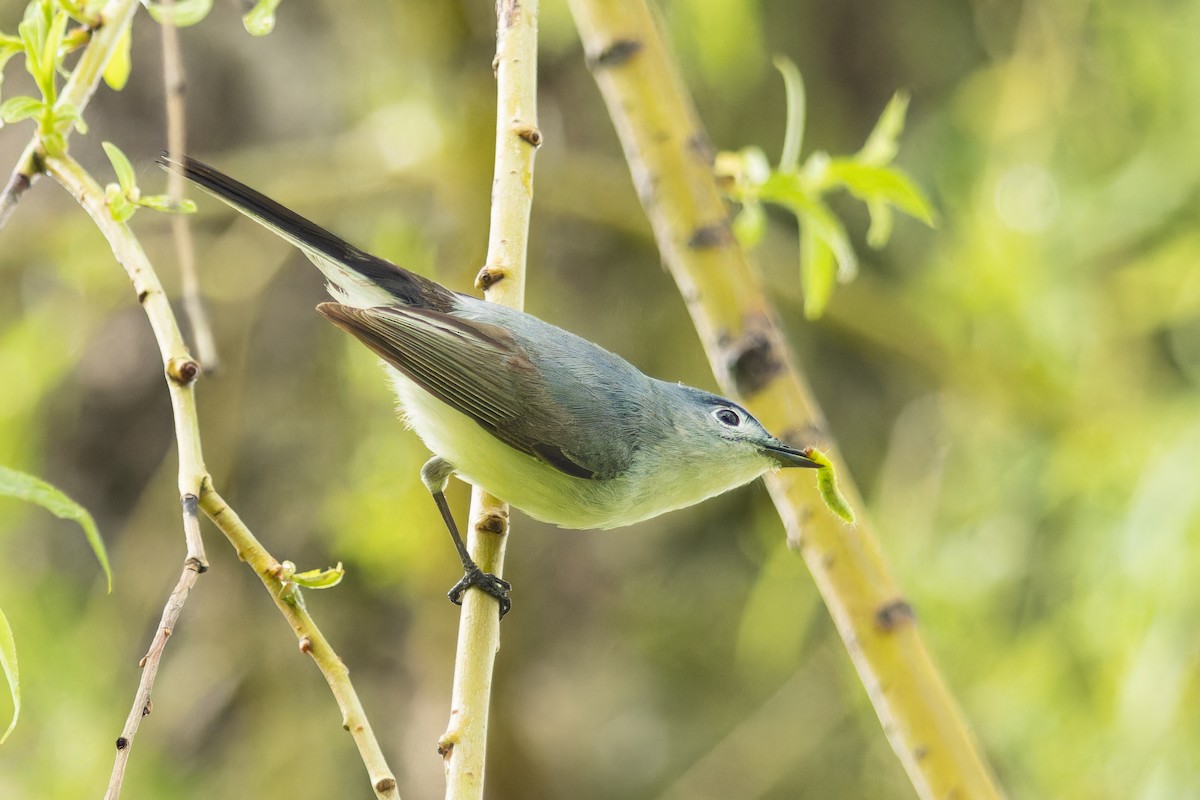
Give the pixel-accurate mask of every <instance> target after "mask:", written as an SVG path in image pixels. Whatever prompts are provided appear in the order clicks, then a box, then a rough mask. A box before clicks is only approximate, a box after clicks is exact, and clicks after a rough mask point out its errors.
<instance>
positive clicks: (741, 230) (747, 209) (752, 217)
mask: <svg viewBox="0 0 1200 800" xmlns="http://www.w3.org/2000/svg"><path fill="white" fill-rule="evenodd" d="M766 227H767V217H766V214H765V213H764V212H763V207H762V203H759V202H757V201H751V202H747V203H746V204H745V205H744V206H742V210H741V212H740V213H739V214H738V215H737V216H736V217H734V218H733V235H734V236H736V237H737V240H738V241H739V242H741V244H742V247H745V248H746V249H750V248H752V247H754V246H755V245H757V244H758V243H759V242H761V241H762V237H763V233H764V231H765V230H766Z"/></svg>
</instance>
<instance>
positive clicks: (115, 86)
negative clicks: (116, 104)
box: [104, 28, 133, 92]
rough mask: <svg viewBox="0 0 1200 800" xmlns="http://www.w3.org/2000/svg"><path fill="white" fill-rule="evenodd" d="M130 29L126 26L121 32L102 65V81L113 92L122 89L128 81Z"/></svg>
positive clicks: (131, 39)
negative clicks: (106, 62) (109, 55)
mask: <svg viewBox="0 0 1200 800" xmlns="http://www.w3.org/2000/svg"><path fill="white" fill-rule="evenodd" d="M131 30H132V28H126V29H125V30H124V31H122V32H121V38H120V39H119V40H117V47H116V49H115V50H113V54H112V57H111V58H110V59H108V64H107V65H106V66H105V67H104V82H105V83H107V84H108V88H110V89H112V90H113V91H114V92H119V91H121V90H122V89H124V88H125V84H126V82H128V81H129V72H130V70H131V69H132V61H131V60H130V55H129V49H130V45H131V43H132V41H133V37H132V35H131V33H130V31H131Z"/></svg>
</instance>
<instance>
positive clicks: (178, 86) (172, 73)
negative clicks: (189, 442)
mask: <svg viewBox="0 0 1200 800" xmlns="http://www.w3.org/2000/svg"><path fill="white" fill-rule="evenodd" d="M174 4H175V0H162V2H161V4H160V5H162V7H163V11H164V16H165V19H164V21H163V22H162V24H161V25H160V27H161V28H162V56H163V92H164V94H165V96H166V106H167V152H168V153H170V154H171V156H172V157H173V158H176V159H179V158H182V157H183V156H184V155H186V154H187V104H186V102H185V95H186V91H187V77H186V74H185V72H184V68H183V56H182V54H181V53H180V50H179V31H178V29H177V28H176V27H175V26H174V25H173V24H172V23H171V22H170V15H171V8H172V7H173V6H174ZM186 186H187V180H186V179H185V178H184V177H183V175H181V174H179V173H178V172H174V171H169V172H167V196H168V197H170V198H171V200H173V201H175V202H176V203H178V202H179V201H181V200H182V199H183V197H184V192H185V187H186ZM171 234H172V237H173V238H174V240H175V258H176V260H177V261H178V263H179V277H180V283H181V288H182V294H183V311H184V315H185V316H186V317H187V321H188V327H189V328H190V329H191V331H192V340H193V341H194V343H195V345H196V355H197V357H198V358H199V359H200V365H201V366H202V367H204V371H205V372H207V373H208V374H210V375H211V374H213V373H214V372H216V371H217V369H218V368H219V366H220V359H219V356H218V355H217V343H216V340H215V339H214V338H213V332H212V326H210V325H209V323H208V314H207V313H206V312H205V309H204V300H203V298H202V297H201V294H200V279H199V277H198V276H197V274H196V248H195V245H194V244H193V242H192V224H191V219H190V217H189V216H188V215H187V214H175V215H174V216H172V217H171Z"/></svg>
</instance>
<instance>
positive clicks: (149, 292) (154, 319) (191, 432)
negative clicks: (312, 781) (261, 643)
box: [45, 156, 399, 800]
mask: <svg viewBox="0 0 1200 800" xmlns="http://www.w3.org/2000/svg"><path fill="white" fill-rule="evenodd" d="M45 167H46V171H47V173H48V174H50V175H51V176H53V177H54V179H55V180H57V181H58V182H59V183H61V184H62V185H63V187H64V188H66V189H67V191H69V192H70V193H71V194H72V196H74V197H75V199H76V200H78V201H79V204H80V205H81V206H83V208H84V210H86V211H87V212H88V215H89V216H91V218H92V220H93V221H94V222H95V223H96V225H97V227H99V228H100V230H101V232H102V233H103V234H104V236H105V238H107V239H108V242H109V244H110V245H111V246H112V249H113V254H114V255H115V256H116V258H117V261H118V262H120V264H121V265H122V266H123V267H124V268H125V271H126V272H127V273H128V274H129V278H130V281H131V282H132V283H133V288H134V290H135V291H136V292H137V297H138V301H139V302H140V303H141V304H142V308H143V309H144V310H145V312H146V316H147V317H148V318H149V320H150V326H151V328H153V330H154V335H155V339H156V340H157V341H158V345H159V351H160V353H161V355H162V359H163V363H164V365H165V367H166V376H167V386H168V387H169V389H170V394H171V405H172V408H173V409H174V416H175V435H176V441H177V443H178V447H179V486H180V496H181V498H182V502H183V509H184V532H185V538H186V540H187V544H188V561H189V563H192V562H194V563H196V564H197V565H198V566H199V571H203V569H204V568H205V567H206V566H207V564H206V562H205V561H204V552H203V546H202V545H201V543H200V539H199V528H198V526H197V525H196V522H195V519H196V511H197V509H200V510H203V511H204V513H205V514H206V515H207V516H208V517H209V519H211V520H212V521H213V523H214V524H215V525H216V526H217V528H218V529H220V531H221V532H222V533H223V534H225V537H226V538H227V539H228V540H229V541H230V543H231V544H232V545H233V546H234V548H235V550H236V551H237V554H238V557H239V558H241V559H242V560H243V561H245V562H247V563H248V564H249V565H250V566H251V567H252V568H253V569H254V571H255V573H256V574H257V575H258V576H259V579H260V580H262V582H263V584H264V585H265V586H266V587H267V589H268V590H269V591H270V593H271V596H272V598H274V600H275V604H276V606H277V607H278V608H279V610H280V611H281V612H282V613H283V615H284V618H285V619H287V621H288V623H289V624H290V625H291V627H292V630H293V631H295V633H296V636H297V638H298V640H299V643H300V651H301V652H302V653H308V654H309V655H311V656H312V658H313V662H314V663H315V664H316V665H317V667H318V669H320V670H321V673H322V674H323V675H324V676H325V680H326V682H328V684H329V687H330V689H331V690H332V691H333V695H334V699H335V700H336V701H337V704H338V707H339V708H340V709H341V711H342V721H343V724H344V726H345V728H346V730H348V731H349V732H350V734H351V735H352V736H353V737H354V741H355V744H357V745H358V749H359V753H360V755H361V757H362V760H363V763H364V765H366V768H367V774H368V776H369V777H370V779H371V786H372V788H373V790H374V792H375V796H376V797H377V798H379V799H380V800H399V792H398V790H397V788H396V779H395V777H394V776H393V775H392V772H391V770H390V769H388V766H387V762H386V760H385V759H384V757H383V751H382V750H381V749H380V747H379V742H378V741H377V740H376V739H375V735H374V733H373V732H372V730H371V726H370V724H369V723H368V722H367V717H366V713H365V712H364V710H363V707H362V704H361V703H360V702H359V699H358V696H357V694H356V693H355V691H354V687H353V685H352V684H351V682H350V677H349V674H348V672H347V670H346V666H345V665H344V664H343V663H342V661H341V659H339V658H338V656H337V654H336V653H335V652H334V651H333V648H332V647H330V645H329V642H328V641H327V640H326V639H325V637H324V635H323V634H322V633H321V631H320V630H319V629H318V628H317V626H316V623H315V622H313V620H312V617H311V616H309V614H308V612H307V610H305V608H304V601H303V598H302V597H301V594H300V591H299V589H298V588H296V587H295V586H294V585H293V584H291V583H290V582H287V581H284V580H281V579H280V575H281V574H282V568H281V567H280V564H279V562H278V561H276V560H275V559H274V558H272V557H271V555H270V554H269V553H268V552H267V551H266V550H265V549H264V548H263V546H262V545H261V544H260V543H259V542H258V540H257V539H255V538H254V535H253V534H252V533H251V532H250V530H249V529H248V528H247V527H246V526H245V525H244V524H243V523H242V521H241V520H240V519H239V518H238V516H237V514H236V513H235V512H234V511H233V509H231V508H230V507H229V505H228V504H227V503H226V502H225V501H224V500H223V499H222V498H221V496H220V495H219V494H217V492H216V491H215V490H214V489H213V486H212V481H211V478H210V477H209V475H208V471H207V469H206V468H205V466H204V459H203V456H202V455H201V448H200V423H199V416H198V414H197V411H196V395H195V381H196V379H197V378H198V377H199V375H200V367H199V365H198V364H197V363H196V362H195V361H194V360H192V358H191V356H190V355H189V354H188V351H187V347H186V345H185V344H184V341H183V335H182V334H181V333H180V331H179V324H178V322H177V321H176V319H175V315H174V312H173V311H172V310H171V304H170V302H168V300H167V296H166V294H165V292H164V291H163V288H162V284H161V283H160V282H159V280H158V276H157V274H156V273H155V271H154V268H153V266H151V264H150V261H149V260H148V259H147V258H146V254H145V253H144V252H143V251H142V248H141V245H140V244H139V243H138V240H137V238H136V237H134V235H133V232H132V231H130V230H129V228H128V226H126V225H125V224H124V223H121V222H117V221H116V220H114V219H113V217H112V215H111V214H110V213H109V210H108V206H107V204H106V201H105V197H104V190H103V189H101V188H100V186H99V184H97V183H96V181H95V180H93V179H92V177H91V176H90V175H88V173H87V172H86V171H84V169H83V168H82V167H81V166H80V165H79V164H78V163H77V162H75V161H74V160H73V159H71V158H70V157H69V156H63V157H55V158H47V159H46V163H45ZM170 605H171V604H170V602H168V608H169V607H170ZM156 642H157V639H156ZM159 649H160V650H161V647H160V648H159ZM151 650H152V652H154V646H152V648H151ZM143 681H145V676H144V675H143ZM151 681H152V679H151ZM139 696H140V688H139ZM134 708H135V709H140V708H144V705H139V704H138V703H137V702H135V704H134ZM131 743H132V739H128V740H126V742H125V747H122V748H120V749H119V750H118V764H117V766H115V767H114V780H115V781H116V790H117V791H118V792H119V790H120V779H119V775H118V774H117V773H118V768H119V769H120V770H123V769H124V764H123V763H122V761H123V759H127V758H128V753H127V752H125V753H123V754H122V752H121V751H127V750H128V749H129V745H130V744H131ZM110 788H111V787H110ZM115 796H116V795H112V797H114V798H115Z"/></svg>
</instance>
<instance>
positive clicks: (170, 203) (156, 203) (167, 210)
mask: <svg viewBox="0 0 1200 800" xmlns="http://www.w3.org/2000/svg"><path fill="white" fill-rule="evenodd" d="M137 204H138V205H139V206H143V207H145V208H151V209H154V210H155V211H161V212H163V213H164V214H195V213H196V204H195V203H194V202H192V201H191V200H187V199H183V200H172V199H171V196H170V195H165V194H152V195H149V196H148V197H139V198H138V200H137Z"/></svg>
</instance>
